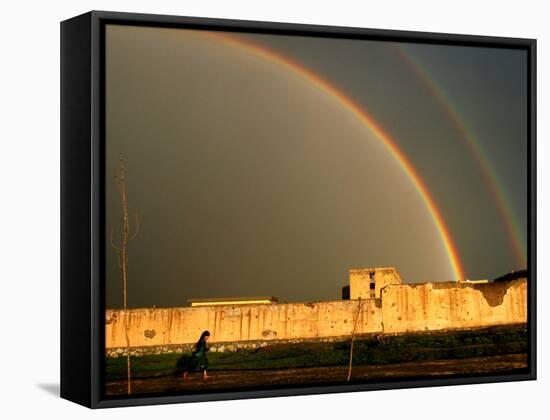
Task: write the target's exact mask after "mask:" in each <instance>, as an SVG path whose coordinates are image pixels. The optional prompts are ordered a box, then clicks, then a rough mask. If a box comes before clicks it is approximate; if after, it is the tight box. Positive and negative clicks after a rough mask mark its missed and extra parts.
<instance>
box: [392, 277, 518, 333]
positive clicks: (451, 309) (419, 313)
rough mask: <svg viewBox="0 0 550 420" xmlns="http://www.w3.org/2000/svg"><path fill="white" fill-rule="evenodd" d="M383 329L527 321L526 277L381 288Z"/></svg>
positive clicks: (402, 330) (470, 325)
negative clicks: (482, 281)
mask: <svg viewBox="0 0 550 420" xmlns="http://www.w3.org/2000/svg"><path fill="white" fill-rule="evenodd" d="M382 302H383V308H382V318H383V324H384V332H388V333H396V332H407V331H426V330H440V329H449V328H470V327H483V326H488V325H501V324H514V323H522V322H527V280H526V279H521V280H514V281H511V282H502V283H485V284H467V283H425V284H403V285H392V286H387V287H385V288H384V289H383V290H382Z"/></svg>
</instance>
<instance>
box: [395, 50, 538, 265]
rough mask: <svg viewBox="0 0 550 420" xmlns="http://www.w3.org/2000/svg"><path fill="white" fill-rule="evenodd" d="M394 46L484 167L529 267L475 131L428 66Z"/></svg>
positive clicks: (506, 201)
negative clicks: (469, 126)
mask: <svg viewBox="0 0 550 420" xmlns="http://www.w3.org/2000/svg"><path fill="white" fill-rule="evenodd" d="M393 46H394V50H395V51H396V52H397V55H398V56H399V57H400V58H401V60H402V61H403V62H404V63H405V64H406V65H407V67H408V68H410V69H412V71H413V72H414V74H415V75H416V76H417V79H418V80H420V81H421V82H422V83H423V85H424V86H425V87H426V89H427V90H428V91H429V92H430V94H431V96H432V97H433V99H435V101H436V102H437V104H438V105H439V106H440V107H441V108H442V109H443V110H444V111H445V113H446V114H447V117H448V118H449V121H450V122H451V123H452V125H453V127H454V128H455V129H456V130H457V132H458V133H459V134H460V136H461V137H462V138H463V139H464V140H465V143H466V145H467V146H468V148H469V150H470V152H471V154H472V155H473V156H474V158H475V159H476V161H477V163H478V165H479V167H480V168H481V174H482V176H483V180H484V182H485V184H486V185H487V187H488V188H489V190H490V192H491V194H492V196H493V197H494V199H495V201H496V207H497V209H498V212H499V217H500V218H501V219H502V221H503V223H504V226H505V227H506V234H507V236H508V240H509V243H510V245H511V248H512V253H513V255H514V256H515V258H516V260H517V262H518V263H519V264H520V266H521V267H522V268H523V267H525V266H526V264H527V260H526V252H525V249H526V246H525V241H524V240H523V235H522V234H521V229H520V226H519V223H518V222H517V220H516V218H515V217H514V215H513V211H512V206H511V204H510V201H509V199H508V198H507V196H506V194H505V191H506V188H505V187H504V186H503V185H502V184H501V183H500V182H499V179H498V176H497V171H496V169H495V168H494V166H493V164H492V163H491V160H490V159H489V158H488V157H487V156H486V153H485V152H484V151H483V149H482V148H481V146H480V142H479V140H478V139H477V138H476V136H475V135H474V133H473V130H471V129H469V128H468V126H467V125H466V123H465V121H464V119H463V118H462V117H461V116H460V113H459V112H458V110H457V109H456V106H454V105H453V103H452V101H451V99H450V98H449V96H448V95H446V94H445V92H444V91H443V89H442V88H441V87H440V86H439V85H438V84H437V83H436V82H435V78H434V77H433V76H432V75H431V74H430V72H429V70H428V69H427V68H426V66H424V65H423V64H422V63H421V62H420V61H419V60H418V59H417V58H416V57H414V55H412V53H411V52H410V51H408V50H407V49H406V48H405V47H403V46H401V45H398V44H394V45H393Z"/></svg>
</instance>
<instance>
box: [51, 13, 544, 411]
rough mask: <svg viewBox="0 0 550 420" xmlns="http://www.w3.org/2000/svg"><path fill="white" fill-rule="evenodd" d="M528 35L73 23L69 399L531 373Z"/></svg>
mask: <svg viewBox="0 0 550 420" xmlns="http://www.w3.org/2000/svg"><path fill="white" fill-rule="evenodd" d="M535 45H536V44H535V40H532V39H512V38H500V37H482V36H471V35H449V34H433V33H419V32H401V31H387V30H372V29H361V28H339V27H330V26H313V25H297V24H282V23H267V22H250V21H234V20H220V19H206V18H188V17H177V16H159V15H143V14H127V13H113V12H90V13H87V14H84V15H81V16H78V17H75V18H73V19H69V20H67V21H64V22H62V24H61V208H62V216H61V239H62V243H61V259H62V261H61V265H62V270H61V305H62V306H61V350H62V352H61V395H62V397H63V398H66V399H69V400H72V401H75V402H77V403H80V404H83V405H86V406H88V407H93V408H96V407H114V406H128V405H142V404H161V403H173V402H189V401H207V400H222V399H234V398H253V397H269V396H282V395H298V394H317V393H328V392H348V391H366V390H376V389H388V388H408V387H421V386H439V385H450V384H472V383H482V382H499V381H517V380H528V379H535V377H536V374H535V372H536V358H535V349H536V341H535V340H536V334H535V331H536V328H535V327H536V319H535V313H536V312H535V309H536V308H535V296H536V270H535V268H536V262H535V254H536V253H535V222H536V218H535V209H536V206H535V115H536V112H535Z"/></svg>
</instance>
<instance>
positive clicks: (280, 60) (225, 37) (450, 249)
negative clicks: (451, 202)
mask: <svg viewBox="0 0 550 420" xmlns="http://www.w3.org/2000/svg"><path fill="white" fill-rule="evenodd" d="M204 35H205V36H210V37H212V38H214V39H217V40H219V41H220V42H223V43H225V44H228V45H231V46H234V47H238V48H243V49H245V50H247V51H249V52H251V53H254V54H256V55H257V56H259V57H262V58H263V59H265V60H268V61H271V62H273V63H276V64H278V65H281V66H284V67H285V68H287V69H288V70H291V71H293V72H295V73H296V74H298V75H300V76H302V77H303V78H305V79H306V80H308V81H309V82H311V83H313V84H314V85H315V86H317V87H318V88H319V89H321V90H323V91H325V92H326V93H328V94H330V95H332V96H333V97H334V98H336V99H337V100H338V101H339V102H340V103H341V104H342V105H343V106H344V107H346V108H347V109H348V110H349V111H351V112H353V113H354V114H355V115H356V116H357V118H359V120H361V121H362V122H363V123H364V124H365V125H366V126H367V127H368V128H369V129H370V130H371V131H372V133H373V134H374V135H375V136H376V137H377V138H378V139H379V140H380V141H382V142H383V144H384V145H385V146H386V147H387V148H388V149H389V150H390V152H391V154H392V155H393V156H394V158H395V159H396V160H397V162H398V163H399V164H400V166H401V168H402V169H403V170H404V172H405V173H406V174H407V176H408V177H409V178H410V180H411V182H412V183H413V184H414V186H415V187H416V189H417V191H418V193H419V194H420V196H421V198H422V200H423V202H424V203H425V205H426V207H427V209H428V211H429V213H430V215H431V217H432V219H433V222H434V224H435V227H436V229H437V231H438V232H439V234H440V236H441V240H442V242H443V246H444V248H445V252H446V254H447V256H448V259H449V264H450V266H451V270H452V272H453V275H454V277H455V278H454V280H455V281H458V280H463V279H464V269H463V267H462V263H461V261H460V258H459V256H458V252H457V249H456V246H455V245H454V243H453V241H452V239H451V235H450V233H449V229H448V228H447V225H446V224H445V221H444V220H443V217H442V216H441V212H440V211H439V209H438V208H437V206H436V204H435V201H434V199H433V197H432V196H431V195H430V193H429V191H428V188H427V187H426V185H425V184H424V182H423V181H422V179H421V178H420V176H419V175H418V173H417V172H416V170H415V169H414V168H413V166H412V165H411V163H410V162H409V161H408V159H407V158H406V157H405V155H404V154H403V153H402V152H401V150H399V148H398V147H397V145H396V143H395V141H394V140H392V138H391V137H390V136H389V135H388V134H387V133H386V132H385V131H384V130H383V129H382V127H381V126H380V125H379V124H378V123H377V122H376V121H375V120H374V118H373V117H372V116H371V115H369V114H368V113H367V111H365V110H364V109H363V108H361V107H360V106H359V105H358V104H357V103H355V102H354V101H353V100H352V99H351V98H349V97H348V96H347V95H346V94H345V93H343V92H342V91H340V90H338V89H337V88H336V87H335V86H333V85H332V84H330V83H329V82H327V81H326V80H324V79H323V78H321V77H320V76H319V75H317V74H315V73H313V72H312V71H311V70H309V69H307V68H305V67H304V66H302V65H301V64H299V63H297V62H295V61H293V60H291V59H289V58H288V57H285V56H282V55H280V54H278V53H276V52H275V51H272V50H270V49H268V48H266V47H264V46H260V45H258V44H255V43H253V42H252V41H249V40H244V39H242V38H238V37H237V36H234V35H231V34H229V33H226V32H215V33H214V32H205V33H204Z"/></svg>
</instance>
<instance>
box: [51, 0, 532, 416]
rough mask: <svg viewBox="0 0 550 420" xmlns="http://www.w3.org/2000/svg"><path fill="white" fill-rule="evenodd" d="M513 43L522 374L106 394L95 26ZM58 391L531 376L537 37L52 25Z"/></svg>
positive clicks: (230, 395)
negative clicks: (524, 324)
mask: <svg viewBox="0 0 550 420" xmlns="http://www.w3.org/2000/svg"><path fill="white" fill-rule="evenodd" d="M109 23H116V24H121V25H142V26H157V27H174V28H197V29H208V30H224V31H239V32H261V33H269V34H287V35H288V34H295V35H306V34H307V35H312V36H317V37H341V38H355V39H369V40H392V41H413V42H420V43H429V44H442V45H461V46H484V47H492V48H512V49H522V50H525V51H526V52H527V54H528V78H529V80H528V83H529V85H528V109H527V112H528V116H529V117H528V118H529V119H528V121H529V122H528V139H529V143H528V216H529V217H528V255H527V258H528V277H529V288H528V331H529V340H530V342H529V354H528V361H529V371H528V372H527V373H520V374H505V375H473V376H468V377H456V378H431V379H421V380H395V381H388V382H381V383H372V384H371V383H369V384H350V385H338V386H315V387H306V388H304V387H299V388H284V389H261V390H247V391H238V392H237V391H230V392H226V391H224V392H217V393H209V394H193V395H171V396H144V397H131V398H106V397H105V395H104V394H103V387H102V384H103V363H104V354H105V352H104V343H105V337H104V323H105V311H104V308H105V306H104V293H103V288H104V285H103V283H102V273H103V272H104V268H105V260H104V249H103V248H104V246H103V244H104V243H105V234H104V231H105V229H104V227H105V214H104V200H105V197H104V196H105V161H104V151H105V147H104V130H105V129H104V114H105V107H104V100H105V95H104V88H105V84H104V71H103V67H104V66H103V65H104V43H105V39H104V28H105V25H106V24H109ZM60 64H61V397H62V398H65V399H67V400H70V401H73V402H75V403H78V404H82V405H84V406H87V407H90V408H105V407H118V406H136V405H150V404H167V403H182V402H192V401H212V400H229V399H242V398H260V397H274V396H289V395H307V394H324V393H335V392H352V391H369V390H382V389H397V388H417V387H431V386H444V385H462V384H475V383H490V382H505V381H524V380H534V379H536V347H537V345H536V40H534V39H518V38H503V37H489V36H472V35H457V34H443V33H424V32H410V31H396V30H379V29H363V28H351V27H333V26H318V25H304V24H289V23H273V22H254V21H244V20H226V19H210V18H197V17H180V16H167V15H149V14H134V13H119V12H105V11H92V12H88V13H86V14H83V15H80V16H77V17H74V18H72V19H69V20H66V21H63V22H62V23H61V63H60Z"/></svg>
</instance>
